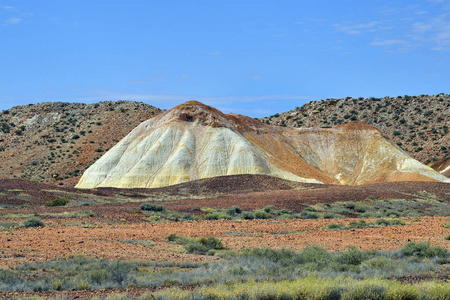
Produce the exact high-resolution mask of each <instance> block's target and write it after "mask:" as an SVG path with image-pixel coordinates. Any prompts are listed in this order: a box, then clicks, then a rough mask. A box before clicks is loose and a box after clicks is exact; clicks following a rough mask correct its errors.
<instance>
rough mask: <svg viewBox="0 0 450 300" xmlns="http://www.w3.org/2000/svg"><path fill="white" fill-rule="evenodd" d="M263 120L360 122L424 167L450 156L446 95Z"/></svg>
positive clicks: (325, 103) (318, 124) (335, 105)
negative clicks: (386, 136)
mask: <svg viewBox="0 0 450 300" xmlns="http://www.w3.org/2000/svg"><path fill="white" fill-rule="evenodd" d="M260 120H261V121H262V122H264V123H266V124H272V125H278V126H286V127H313V128H327V127H333V126H336V125H340V124H344V123H347V122H351V121H360V122H364V123H367V124H369V125H372V126H374V127H376V128H378V129H380V130H381V131H383V132H384V133H386V134H387V135H388V136H389V137H390V138H391V139H392V140H393V141H394V142H395V143H396V144H397V145H398V146H400V147H401V148H402V149H404V150H405V151H406V152H407V153H408V154H409V155H411V156H412V157H413V158H415V159H417V160H419V161H421V162H422V163H425V164H428V163H430V162H432V161H436V160H439V159H442V158H443V157H445V156H446V155H448V154H449V153H450V134H449V128H450V95H446V94H438V95H432V96H429V95H420V96H407V95H405V96H398V97H384V98H374V97H372V98H363V97H360V98H352V97H347V98H345V99H327V100H322V101H312V102H309V103H307V104H305V105H303V106H302V107H297V108H296V109H294V110H291V111H288V112H284V113H280V114H275V115H272V116H270V117H266V118H262V119H260Z"/></svg>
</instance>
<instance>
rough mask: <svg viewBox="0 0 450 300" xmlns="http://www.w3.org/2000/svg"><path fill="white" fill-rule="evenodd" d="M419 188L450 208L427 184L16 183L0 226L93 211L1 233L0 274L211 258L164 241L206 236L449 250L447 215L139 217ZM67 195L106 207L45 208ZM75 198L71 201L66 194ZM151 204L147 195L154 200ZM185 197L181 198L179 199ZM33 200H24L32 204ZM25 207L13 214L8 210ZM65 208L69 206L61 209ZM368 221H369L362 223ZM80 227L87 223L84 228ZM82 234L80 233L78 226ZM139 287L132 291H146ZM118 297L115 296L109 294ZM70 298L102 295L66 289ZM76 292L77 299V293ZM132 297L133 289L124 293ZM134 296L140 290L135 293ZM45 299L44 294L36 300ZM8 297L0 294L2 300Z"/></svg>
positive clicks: (264, 180) (227, 241) (242, 243)
mask: <svg viewBox="0 0 450 300" xmlns="http://www.w3.org/2000/svg"><path fill="white" fill-rule="evenodd" d="M233 187H234V188H233ZM423 191H426V192H427V193H430V194H434V195H436V196H437V197H439V198H440V199H442V201H446V202H450V184H445V183H430V182H413V183H408V182H402V183H387V184H373V185H364V186H357V187H350V186H333V185H314V184H299V183H292V182H289V181H284V180H281V179H276V178H271V177H267V176H254V175H244V176H232V177H228V178H225V177H222V178H214V179H211V180H200V181H196V182H192V183H188V184H180V185H177V186H172V187H167V188H160V189H152V190H145V189H136V190H119V189H98V190H81V191H80V190H76V189H71V188H62V187H54V186H48V185H45V184H38V183H33V182H27V181H18V180H0V205H3V206H2V207H3V208H2V209H0V222H17V223H18V222H20V221H23V220H24V219H25V218H5V216H6V215H8V214H9V216H11V214H14V213H15V214H24V215H27V214H31V213H37V214H43V213H63V212H73V211H79V210H84V209H89V210H92V212H93V213H94V214H95V216H93V217H83V218H65V217H41V219H42V220H43V221H44V223H45V224H46V226H45V227H39V228H16V229H11V230H5V231H0V249H1V253H0V258H1V259H0V268H8V267H11V266H17V265H21V264H23V263H27V262H31V263H32V262H35V261H46V260H50V259H57V258H64V257H73V256H77V255H84V256H86V257H91V258H105V259H123V260H150V261H175V262H187V261H191V262H203V261H218V260H220V258H218V257H214V256H203V255H195V254H187V253H184V251H183V246H180V245H175V244H172V243H168V242H166V241H165V238H166V237H167V236H168V235H169V234H177V235H182V236H188V237H200V236H214V237H218V238H220V239H222V240H223V244H224V245H225V247H228V248H230V249H232V250H237V251H238V250H241V249H243V248H256V247H271V248H288V249H293V250H300V249H302V248H304V247H306V246H309V245H313V244H318V245H320V246H322V247H324V248H325V249H327V250H331V251H342V250H346V249H348V248H349V247H351V246H356V247H357V248H359V249H363V250H369V249H377V250H393V249H398V248H400V247H401V246H403V245H405V244H406V243H408V241H414V242H419V241H424V242H429V243H430V244H432V245H438V246H442V247H445V248H447V249H449V250H450V241H448V240H445V239H444V237H445V236H446V235H448V234H450V228H444V225H445V224H447V223H450V218H449V217H448V216H447V217H446V216H444V217H417V218H403V220H404V221H405V222H406V224H405V225H404V226H390V227H379V228H365V229H351V230H338V231H335V230H334V231H332V230H328V229H326V227H325V226H326V225H328V224H330V223H337V224H343V225H346V224H348V223H350V222H351V221H354V220H358V219H354V218H352V215H348V216H347V218H345V219H330V220H326V219H317V220H310V219H296V220H275V219H272V220H219V221H206V220H201V221H177V222H175V221H172V222H165V223H151V222H149V221H146V220H144V217H146V216H148V215H145V214H142V213H140V211H139V209H140V205H141V204H142V203H143V202H149V199H158V200H154V201H153V202H154V203H158V204H159V203H161V204H163V205H164V207H166V209H168V210H172V211H178V212H189V213H191V214H194V215H202V214H205V213H204V212H203V211H202V210H200V209H201V208H202V207H209V208H230V207H231V206H232V205H239V206H240V207H241V208H242V209H244V210H253V209H259V208H262V207H264V206H266V205H269V204H270V205H275V206H276V208H277V209H282V208H285V209H289V210H292V211H294V212H300V211H302V210H303V209H304V207H305V206H306V204H314V203H318V202H323V203H332V202H336V201H369V200H367V197H370V196H372V197H376V198H381V199H406V200H408V199H414V198H416V197H417V193H419V192H423ZM61 193H65V194H66V195H68V197H69V198H70V199H71V201H75V200H72V199H73V198H74V197H79V198H84V197H87V196H89V197H91V198H90V199H101V200H102V201H105V204H97V205H90V206H86V207H85V206H79V205H77V206H67V207H46V206H44V205H43V204H44V203H45V202H47V201H50V200H52V199H55V198H57V197H59V196H60V195H61ZM74 195H75V196H74ZM118 195H119V196H120V197H122V198H123V199H125V200H123V199H122V198H121V199H122V201H121V202H120V203H108V201H106V200H108V199H109V200H111V201H113V200H114V199H117V198H114V197H118ZM152 197H153V198H152ZM186 198H187V199H186ZM30 199H32V200H30ZM13 204H15V205H26V207H23V208H20V207H18V206H11V205H13ZM69 205H70V204H69ZM366 221H370V219H369V220H366ZM82 225H88V226H82ZM85 227H88V228H85ZM125 240H140V241H151V242H153V243H154V246H153V247H144V246H142V245H139V244H132V243H125V242H124V241H125ZM145 291H146V290H145V289H141V290H139V293H142V292H145ZM116 292H117V291H116ZM67 293H68V294H65V295H66V296H67V295H68V296H67V298H68V299H74V298H76V297H79V296H80V295H79V294H81V295H84V296H86V295H87V294H89V295H91V296H92V295H94V294H97V293H100V294H102V295H105V294H107V293H109V292H107V291H84V292H82V291H81V292H80V291H78V292H75V291H73V292H67ZM83 293H84V294H83ZM130 293H131V294H132V293H133V292H132V291H131V292H130ZM136 293H138V292H136ZM43 294H44V295H48V293H47V294H46V293H43ZM12 295H13V293H6V292H4V293H0V298H2V297H3V298H8V297H11V296H12Z"/></svg>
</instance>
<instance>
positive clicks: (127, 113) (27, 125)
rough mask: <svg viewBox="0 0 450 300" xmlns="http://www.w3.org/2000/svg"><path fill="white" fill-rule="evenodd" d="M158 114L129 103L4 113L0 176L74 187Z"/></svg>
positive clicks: (51, 105)
mask: <svg viewBox="0 0 450 300" xmlns="http://www.w3.org/2000/svg"><path fill="white" fill-rule="evenodd" d="M160 112H161V110H160V109H158V108H155V107H153V106H150V105H147V104H144V103H139V102H131V101H118V102H111V101H105V102H100V103H96V104H81V103H61V102H56V103H40V104H35V105H31V104H30V105H23V106H16V107H13V108H11V109H9V110H4V111H2V112H0V161H1V162H2V163H1V164H0V174H1V177H2V178H3V179H6V178H9V179H12V178H16V179H24V180H33V181H40V182H58V184H64V185H71V186H73V185H75V183H76V182H77V181H78V179H79V177H80V175H81V174H83V172H84V171H85V169H86V168H87V167H89V166H90V165H91V164H92V163H93V162H94V161H95V160H96V159H98V158H99V157H100V156H101V155H102V154H103V153H104V152H105V151H107V150H108V149H109V148H111V147H112V146H113V145H115V144H116V143H117V142H118V141H119V140H120V139H122V138H123V137H124V136H125V135H127V134H128V133H129V132H130V131H131V130H132V129H133V128H134V127H136V126H137V125H138V124H140V123H141V122H142V121H144V120H147V119H149V118H151V117H153V116H154V115H156V114H158V113H160Z"/></svg>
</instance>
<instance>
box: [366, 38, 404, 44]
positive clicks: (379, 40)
mask: <svg viewBox="0 0 450 300" xmlns="http://www.w3.org/2000/svg"><path fill="white" fill-rule="evenodd" d="M405 43H406V41H404V40H382V39H375V40H374V41H372V42H371V43H370V44H371V45H372V46H393V45H401V44H405Z"/></svg>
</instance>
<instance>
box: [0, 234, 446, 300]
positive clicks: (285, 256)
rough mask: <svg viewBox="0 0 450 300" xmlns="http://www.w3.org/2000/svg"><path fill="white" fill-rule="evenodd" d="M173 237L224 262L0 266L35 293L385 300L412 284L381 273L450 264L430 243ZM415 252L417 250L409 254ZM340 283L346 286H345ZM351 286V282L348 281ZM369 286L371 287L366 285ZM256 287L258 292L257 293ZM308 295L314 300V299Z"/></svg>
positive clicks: (411, 272)
mask: <svg viewBox="0 0 450 300" xmlns="http://www.w3.org/2000/svg"><path fill="white" fill-rule="evenodd" d="M167 240H168V241H171V242H174V243H178V244H181V245H184V246H185V248H186V250H187V251H186V252H188V251H191V252H192V253H194V252H195V251H198V249H199V248H201V251H200V253H202V254H208V252H209V251H210V250H214V251H217V252H216V255H218V256H220V257H221V260H220V262H218V263H201V264H198V263H192V262H185V263H182V264H179V263H174V262H148V261H140V262H130V261H110V260H103V259H92V258H86V257H84V256H82V255H74V256H72V257H71V258H67V259H58V260H51V261H47V262H35V263H27V264H24V265H22V266H17V267H11V268H8V269H0V290H2V291H35V292H37V291H47V290H81V289H107V288H127V287H129V286H134V287H169V288H170V287H171V288H173V287H180V286H185V287H192V286H202V287H201V288H200V289H211V290H215V289H216V288H219V290H220V289H222V288H223V289H229V290H230V291H234V290H236V289H237V290H239V289H240V287H242V289H244V288H245V289H246V290H247V291H250V290H248V289H249V288H250V287H252V286H255V288H256V287H257V289H258V290H261V289H263V290H264V288H263V286H264V285H265V284H268V285H272V287H275V286H277V285H278V284H279V285H286V284H288V283H295V284H294V285H295V288H294V287H292V288H291V286H289V285H287V286H288V287H289V288H288V290H289V291H290V292H291V293H294V291H296V289H297V290H298V289H300V288H302V286H303V288H308V287H309V288H311V287H310V286H314V287H316V286H317V290H316V288H313V289H312V291H314V293H324V294H318V295H319V296H320V295H326V296H327V297H329V296H330V295H331V294H330V293H331V290H335V292H333V293H338V292H339V293H340V294H336V295H340V296H339V297H341V298H340V299H346V298H345V297H347V296H345V297H344V295H350V294H346V293H350V292H351V293H353V292H354V293H356V294H358V295H360V296H358V297H363V296H365V297H366V298H361V299H370V298H367V297H369V296H370V293H371V291H372V292H376V295H379V296H380V297H381V298H380V299H386V297H388V296H386V295H391V296H392V297H391V296H389V297H391V298H387V299H398V297H400V296H399V295H401V294H399V293H400V292H401V291H400V290H397V291H395V293H394V292H392V293H391V292H389V291H390V289H389V288H386V287H384V288H382V289H381V288H379V286H378V283H379V282H386V283H389V284H390V285H396V284H398V285H399V286H403V287H405V288H406V287H408V285H400V283H398V282H396V281H394V280H382V279H380V278H386V279H387V278H388V279H395V278H401V277H405V276H419V277H420V274H429V273H430V272H439V271H442V270H443V267H442V266H443V265H442V264H443V263H448V261H449V258H450V255H449V253H448V252H447V251H446V250H445V249H443V248H441V249H437V248H436V247H433V246H430V245H425V247H424V246H423V245H421V244H414V243H412V244H407V245H405V246H404V247H402V248H401V249H399V250H396V251H391V252H377V251H361V250H358V249H356V248H350V249H348V250H347V251H342V252H329V251H327V250H325V249H323V248H322V247H320V246H317V245H313V246H310V247H306V248H304V249H302V250H301V251H292V250H288V249H280V250H276V249H270V248H261V249H244V250H242V251H241V252H233V251H229V250H220V251H219V249H223V244H222V243H221V241H220V240H219V239H217V238H214V237H208V238H199V239H192V238H188V237H183V236H177V235H170V236H168V237H167ZM122 242H123V243H132V244H141V243H145V242H148V241H136V240H123V241H122ZM143 246H145V245H143ZM203 247H206V248H203ZM189 249H191V250H189ZM207 249H208V250H207ZM411 249H413V250H412V251H411ZM418 253H420V254H418ZM424 253H425V254H424ZM433 255H435V256H433ZM444 275H445V274H444ZM313 283H314V284H313ZM341 283H342V284H343V285H342V286H341V285H339V284H341ZM347 283H348V285H346V284H347ZM360 283H361V285H360ZM363 283H364V284H368V285H367V287H365V285H364V284H363ZM369 283H371V284H369ZM319 287H320V288H319ZM421 288H423V289H427V290H426V291H427V293H428V294H429V295H428V296H430V297H431V295H433V296H434V297H435V298H434V299H446V298H440V297H441V296H442V295H447V294H443V293H444V292H445V291H446V290H448V284H436V283H424V285H423V286H422V287H421ZM342 289H343V290H342ZM189 290H190V289H189ZM197 291H200V290H195V293H196V292H197ZM251 291H252V293H256V292H255V290H251ZM227 293H228V292H226V291H224V293H222V294H220V295H222V297H219V299H228V298H229V297H228V296H230V297H231V296H232V294H227ZM389 293H390V294H389ZM445 293H446V292H445ZM356 294H355V295H356ZM192 295H197V294H192ZM235 295H239V297H237V298H233V297H234V296H233V297H231V299H249V298H250V299H258V298H254V296H250V294H249V295H247V296H248V297H247V296H245V294H243V292H242V293H239V294H235ZM251 295H254V294H251ZM279 295H281V294H279ZM292 295H297V294H295V293H294V294H292ZM292 295H291V296H292ZM299 295H300V294H299ZM302 295H303V296H302V297H300V296H298V297H299V299H305V297H306V296H307V294H302ZM311 295H312V294H311ZM352 295H353V294H352ZM395 295H396V296H395ZM155 296H157V295H155ZM160 296H161V297H162V298H160V299H164V297H166V296H165V295H163V294H161V295H160ZM319 296H317V297H318V298H317V299H339V297H338V298H327V297H326V298H321V297H322V296H320V297H319ZM158 297H159V296H158ZM202 297H203V296H202ZM202 297H197V296H195V297H193V298H191V299H217V298H215V297H212V296H211V297H206V298H202ZM252 297H253V298H252ZM261 297H262V296H261ZM280 297H281V296H279V297H278V298H271V297H269V298H264V297H262V298H261V299H292V298H289V297H287V296H286V297H287V298H280ZM295 297H297V296H295ZM330 297H331V296H330ZM355 297H356V296H355ZM377 297H378V296H377ZM395 297H397V298H395ZM402 297H403V296H402ZM306 299H309V296H308V297H307V298H306ZM355 299H360V298H355ZM404 299H415V298H404ZM420 299H422V298H420ZM424 299H427V298H424Z"/></svg>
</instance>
